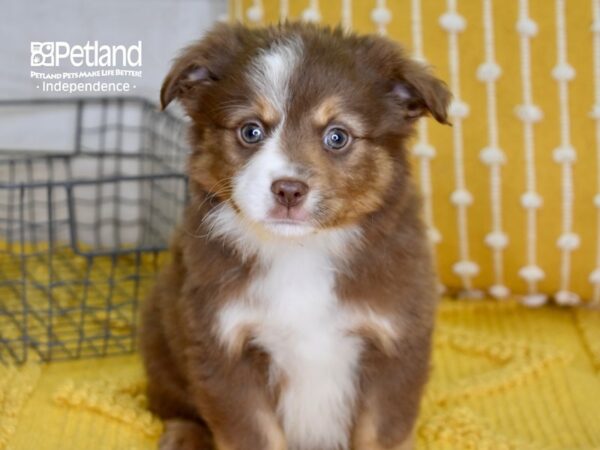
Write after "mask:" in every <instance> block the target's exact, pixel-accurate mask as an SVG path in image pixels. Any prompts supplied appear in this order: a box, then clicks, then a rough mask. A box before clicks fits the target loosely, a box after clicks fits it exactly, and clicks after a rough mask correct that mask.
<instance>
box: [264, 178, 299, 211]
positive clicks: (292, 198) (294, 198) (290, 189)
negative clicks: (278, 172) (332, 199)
mask: <svg viewBox="0 0 600 450" xmlns="http://www.w3.org/2000/svg"><path fill="white" fill-rule="evenodd" d="M271 192H272V193H273V195H274V196H275V199H276V200H277V201H278V202H279V203H281V204H282V205H283V206H287V207H288V208H291V207H292V206H297V205H299V204H300V203H302V201H303V200H304V198H305V197H306V194H307V193H308V185H307V184H306V183H304V182H302V181H299V180H289V179H287V180H286V179H283V180H275V181H273V184H271Z"/></svg>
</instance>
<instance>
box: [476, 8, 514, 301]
mask: <svg viewBox="0 0 600 450" xmlns="http://www.w3.org/2000/svg"><path fill="white" fill-rule="evenodd" d="M483 38H484V39H483V40H484V46H485V62H483V63H482V64H481V65H480V66H479V68H478V69H477V78H478V79H479V80H480V81H481V82H483V83H485V88H486V103H487V125H488V127H487V129H488V130H487V131H488V133H487V134H488V146H487V147H485V148H484V149H483V150H482V151H481V153H480V158H481V160H482V162H483V163H484V164H486V165H487V166H488V167H489V171H490V188H489V189H490V204H491V213H492V224H491V226H492V230H491V231H490V232H489V233H488V234H487V236H486V238H485V243H486V244H487V245H488V246H489V247H490V248H491V250H492V268H493V273H494V285H493V286H492V287H491V288H490V289H489V292H490V294H491V295H492V296H493V297H495V298H505V297H507V296H508V295H509V294H510V291H509V289H508V287H506V286H505V285H504V249H505V248H506V246H507V245H508V236H507V235H506V233H504V231H503V230H502V172H501V166H502V164H503V163H504V162H505V160H506V155H505V154H504V152H503V151H502V150H501V149H500V148H499V136H498V110H497V96H496V81H497V80H498V78H499V77H500V75H501V74H502V69H501V67H500V66H499V65H498V63H497V62H496V55H495V48H494V47H495V43H494V20H493V11H492V0H483Z"/></svg>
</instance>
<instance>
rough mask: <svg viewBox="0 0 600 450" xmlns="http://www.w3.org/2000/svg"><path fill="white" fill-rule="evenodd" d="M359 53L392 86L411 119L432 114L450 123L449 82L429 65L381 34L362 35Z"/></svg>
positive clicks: (404, 113)
mask: <svg viewBox="0 0 600 450" xmlns="http://www.w3.org/2000/svg"><path fill="white" fill-rule="evenodd" d="M359 42H360V44H359V50H358V51H359V57H360V58H361V60H362V61H363V62H364V65H365V66H366V67H369V68H371V69H372V70H374V71H375V72H376V73H377V74H378V75H379V76H380V77H381V78H382V79H383V80H385V82H386V85H387V86H388V89H389V90H388V95H389V96H390V97H391V100H392V101H393V102H394V104H396V105H398V106H400V108H401V111H400V112H401V114H402V116H403V117H404V119H405V120H406V121H407V122H411V121H415V120H416V119H418V118H419V117H422V116H424V115H426V114H431V115H432V116H433V117H434V118H435V120H437V121H438V122H440V123H443V124H448V111H447V109H448V105H449V103H450V100H451V98H452V95H451V94H450V91H449V90H448V87H447V86H446V84H445V83H444V82H443V81H441V80H439V79H437V78H436V77H435V76H434V75H433V74H432V73H431V70H430V69H429V67H427V66H426V65H425V64H422V63H420V62H418V61H415V60H414V59H412V58H411V57H410V56H408V54H407V53H406V52H405V51H404V49H403V48H402V47H400V46H399V45H398V44H397V43H395V42H393V41H391V40H389V39H386V38H384V37H381V36H367V37H363V38H359Z"/></svg>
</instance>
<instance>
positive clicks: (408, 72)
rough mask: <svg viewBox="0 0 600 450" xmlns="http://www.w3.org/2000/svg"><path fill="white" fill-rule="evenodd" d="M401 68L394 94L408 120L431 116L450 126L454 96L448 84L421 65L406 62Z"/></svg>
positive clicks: (395, 82)
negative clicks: (450, 107) (451, 102)
mask: <svg viewBox="0 0 600 450" xmlns="http://www.w3.org/2000/svg"><path fill="white" fill-rule="evenodd" d="M402 66H403V67H402V70H401V71H400V73H398V74H397V78H396V79H395V80H394V81H393V85H392V92H391V94H392V95H393V96H394V98H395V100H396V101H397V102H398V103H399V104H400V105H401V107H402V108H403V112H404V114H405V117H406V119H407V120H409V121H410V120H416V119H418V118H420V117H422V116H424V115H426V114H428V113H429V114H431V116H432V117H433V118H434V119H435V120H437V121H438V122H440V123H443V124H446V125H449V124H450V122H448V105H449V104H450V100H451V99H452V95H451V94H450V91H449V90H448V87H447V86H446V83H444V82H443V81H441V80H439V79H437V78H436V77H435V76H433V75H432V74H431V73H430V70H429V68H427V67H425V66H423V65H422V64H420V63H418V62H415V61H405V62H404V64H402Z"/></svg>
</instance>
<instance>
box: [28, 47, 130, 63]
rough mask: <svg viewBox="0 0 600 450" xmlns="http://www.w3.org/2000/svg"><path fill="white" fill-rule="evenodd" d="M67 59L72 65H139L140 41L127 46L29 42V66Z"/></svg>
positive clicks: (65, 60) (63, 61)
mask: <svg viewBox="0 0 600 450" xmlns="http://www.w3.org/2000/svg"><path fill="white" fill-rule="evenodd" d="M67 61H68V62H70V63H71V65H72V66H73V67H82V66H85V67H117V66H122V67H141V66H142V41H138V42H137V44H133V45H130V46H128V47H126V46H124V45H106V44H103V45H100V44H99V43H98V41H93V42H90V41H87V42H86V43H85V45H70V44H69V43H67V42H61V41H57V42H31V66H32V67H60V66H61V63H65V62H67Z"/></svg>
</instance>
